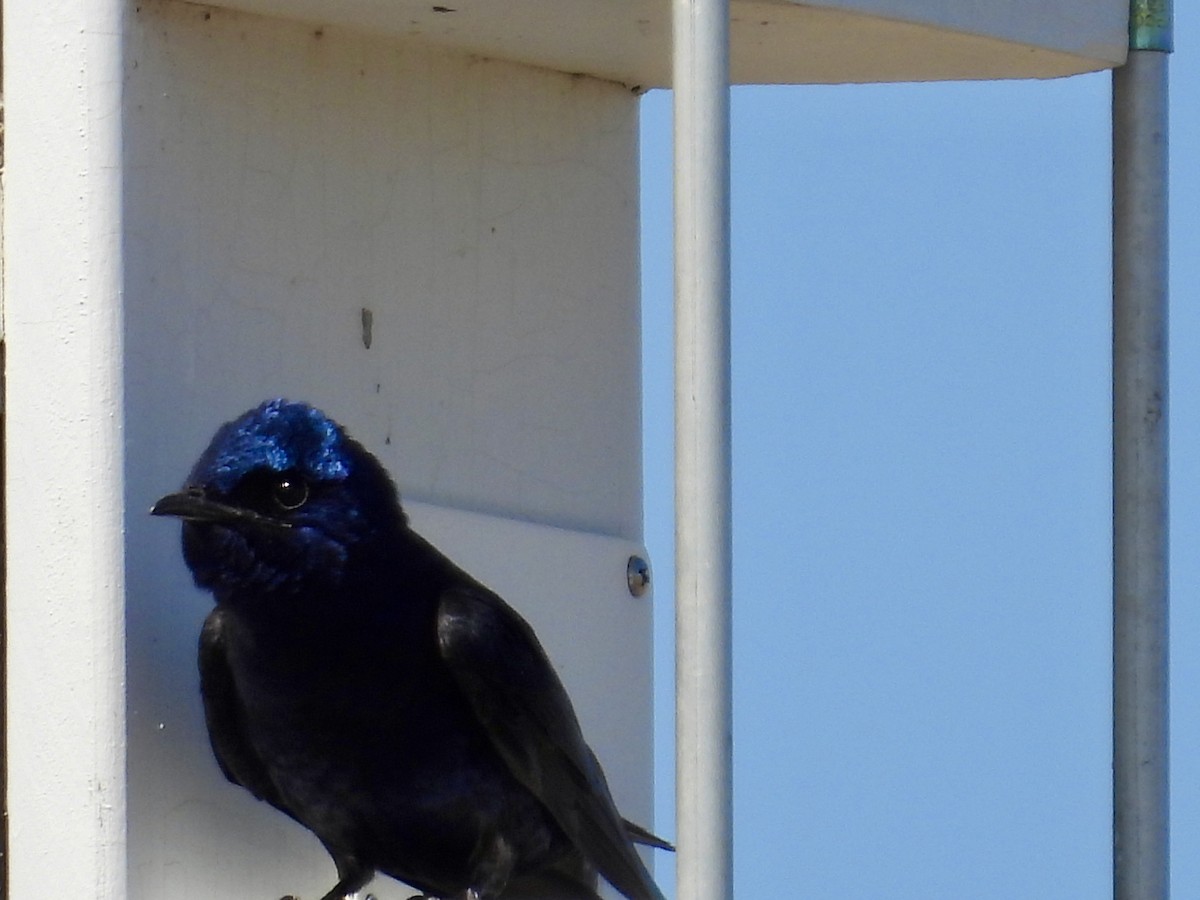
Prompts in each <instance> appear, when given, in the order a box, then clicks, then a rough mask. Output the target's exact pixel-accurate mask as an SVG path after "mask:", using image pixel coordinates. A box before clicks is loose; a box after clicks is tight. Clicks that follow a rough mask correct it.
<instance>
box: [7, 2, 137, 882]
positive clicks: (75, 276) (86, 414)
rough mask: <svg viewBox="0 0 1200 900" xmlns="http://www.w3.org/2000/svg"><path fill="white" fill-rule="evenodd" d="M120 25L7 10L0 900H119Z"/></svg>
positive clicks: (76, 6)
mask: <svg viewBox="0 0 1200 900" xmlns="http://www.w3.org/2000/svg"><path fill="white" fill-rule="evenodd" d="M127 8H129V5H128V4H126V3H124V2H122V0H46V2H39V3H6V4H4V41H5V44H6V46H5V52H4V54H3V55H4V92H5V97H4V99H5V111H4V112H5V119H6V122H5V125H6V130H5V134H4V143H5V147H4V150H5V172H4V179H5V184H4V198H3V202H4V207H3V213H4V226H5V227H4V241H5V243H4V272H3V277H4V295H5V309H4V317H5V323H4V324H5V391H6V394H5V398H4V413H5V432H6V433H5V446H4V454H5V461H4V468H5V473H4V477H5V490H4V493H5V510H4V513H5V519H6V521H7V523H8V527H7V529H6V535H5V541H6V546H5V548H4V552H5V556H6V584H5V600H6V609H5V626H6V634H5V640H6V651H7V659H6V675H7V679H6V680H7V684H6V688H7V697H6V700H7V710H6V716H7V722H6V725H7V747H6V750H7V755H6V759H5V764H6V765H7V782H8V783H7V786H8V792H7V798H6V800H7V813H8V819H9V830H8V856H7V860H6V861H7V864H8V873H7V874H8V885H7V889H8V891H9V896H11V897H36V896H38V895H39V894H44V893H47V892H52V893H61V894H62V895H64V896H68V897H93V898H96V900H123V898H125V897H126V895H127V891H126V886H127V883H126V856H125V848H126V843H125V840H126V838H125V836H126V830H125V829H126V815H125V814H126V791H125V777H126V769H125V746H126V744H125V739H126V730H125V725H126V717H125V693H124V686H125V639H124V635H125V630H124V624H125V556H124V532H125V508H126V507H125V504H126V498H125V494H124V458H125V445H124V439H123V433H122V425H123V422H124V414H123V413H124V409H123V374H122V363H123V354H122V333H123V332H122V326H123V321H122V310H123V301H122V287H123V282H122V275H123V263H124V256H123V253H122V231H121V217H120V210H121V204H122V202H123V196H122V171H123V169H122V156H121V150H122V144H121V126H122V116H121V91H122V85H123V83H124V79H125V76H126V74H127V73H126V71H125V68H124V65H123V62H124V60H123V57H122V50H123V46H124V27H125V15H126V10H127ZM51 885H53V886H52V887H51Z"/></svg>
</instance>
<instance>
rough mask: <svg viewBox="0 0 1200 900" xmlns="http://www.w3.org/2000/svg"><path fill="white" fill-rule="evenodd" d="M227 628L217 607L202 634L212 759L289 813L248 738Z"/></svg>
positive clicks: (257, 794)
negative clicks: (227, 645) (228, 649)
mask: <svg viewBox="0 0 1200 900" xmlns="http://www.w3.org/2000/svg"><path fill="white" fill-rule="evenodd" d="M224 627H225V616H224V612H223V610H222V609H221V607H219V606H218V607H217V608H216V609H214V610H213V611H212V612H211V613H209V614H208V618H207V619H205V620H204V627H203V628H202V629H201V630H200V696H201V698H202V699H203V701H204V721H205V724H206V725H207V726H208V739H209V741H210V742H211V743H212V749H213V755H214V756H215V757H216V758H217V765H218V766H220V767H221V772H222V773H223V774H224V775H225V777H226V778H228V779H229V780H230V781H231V782H233V783H234V784H236V785H239V786H241V787H244V788H245V789H246V790H248V791H249V792H250V793H252V794H253V795H254V796H255V797H257V798H258V799H259V800H266V801H267V802H268V803H270V804H271V805H272V806H275V807H277V808H279V809H282V810H283V811H284V812H288V811H287V810H286V809H284V807H283V805H282V803H281V801H280V798H279V792H278V791H277V790H276V789H275V785H274V784H272V782H271V779H270V776H269V775H268V774H267V768H266V766H265V765H264V764H263V761H262V759H260V758H259V756H258V754H257V753H255V751H254V748H253V747H252V746H251V745H250V742H249V740H248V739H247V738H246V732H245V725H244V718H245V710H244V708H243V706H242V701H241V698H240V697H239V696H238V692H237V685H236V684H235V683H234V680H233V673H232V672H231V671H230V669H229V661H228V659H227V658H226V655H225V654H226V650H225V639H224V635H223V633H222V629H223V628H224ZM289 815H290V813H289Z"/></svg>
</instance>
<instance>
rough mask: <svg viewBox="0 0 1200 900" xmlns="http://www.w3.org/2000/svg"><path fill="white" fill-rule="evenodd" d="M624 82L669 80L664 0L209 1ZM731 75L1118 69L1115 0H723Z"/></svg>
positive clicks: (876, 76)
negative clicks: (726, 1)
mask: <svg viewBox="0 0 1200 900" xmlns="http://www.w3.org/2000/svg"><path fill="white" fill-rule="evenodd" d="M220 5H222V6H227V7H230V8H236V9H243V10H250V11H254V12H260V13H264V14H267V15H274V16H280V17H292V18H297V19H302V20H305V21H309V22H313V23H323V24H339V25H345V26H349V27H352V28H358V29H362V30H366V31H373V32H378V33H382V34H391V35H396V36H400V37H406V38H412V39H417V40H422V41H428V42H432V43H438V44H442V45H445V46H451V47H457V48H460V49H463V50H466V51H468V52H471V53H477V54H480V55H482V56H489V57H494V58H499V59H512V60H519V61H523V62H527V63H531V64H534V65H539V66H546V67H548V68H552V69H558V70H561V71H565V72H583V73H586V74H589V75H595V76H597V77H600V78H610V79H613V80H614V81H619V82H622V83H623V84H628V85H640V86H642V87H664V86H667V85H669V84H670V77H671V65H670V64H671V4H670V0H553V2H550V0H505V2H503V3H497V2H495V0H455V2H446V3H441V4H435V3H429V2H427V0H383V2H381V0H220ZM730 9H731V16H732V21H731V27H730V42H731V66H730V67H731V75H732V78H733V80H734V82H735V83H740V84H745V83H783V84H790V83H829V82H843V81H856V82H866V81H929V80H935V79H964V78H1049V77H1055V76H1060V75H1068V74H1074V73H1077V72H1086V71H1093V70H1096V69H1102V68H1109V67H1111V66H1114V65H1119V64H1120V63H1121V62H1122V61H1123V60H1124V59H1125V50H1126V46H1127V43H1128V39H1127V33H1126V22H1127V21H1128V12H1129V4H1128V2H1127V0H1053V2H1047V0H825V2H797V0H732V2H731V4H730Z"/></svg>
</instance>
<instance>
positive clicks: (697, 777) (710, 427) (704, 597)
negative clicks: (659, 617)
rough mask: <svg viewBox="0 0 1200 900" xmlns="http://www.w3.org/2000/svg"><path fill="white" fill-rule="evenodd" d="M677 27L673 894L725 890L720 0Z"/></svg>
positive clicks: (688, 6) (725, 306) (678, 6)
mask: <svg viewBox="0 0 1200 900" xmlns="http://www.w3.org/2000/svg"><path fill="white" fill-rule="evenodd" d="M674 34H675V50H674V53H675V58H674V88H675V98H674V102H675V480H676V486H675V491H676V493H675V522H676V525H675V546H676V550H675V554H676V561H675V566H676V604H677V605H676V656H675V665H676V717H677V718H676V732H675V741H676V767H677V768H676V779H677V780H676V810H677V820H678V821H677V836H678V845H679V854H678V860H677V865H678V882H677V887H678V896H679V897H680V898H681V900H728V898H730V897H732V896H733V866H732V858H733V853H732V841H733V837H732V746H733V742H732V702H731V696H732V691H731V678H730V656H731V654H730V630H731V629H730V624H731V614H730V600H731V596H732V566H731V556H732V553H731V538H730V534H731V529H730V510H731V501H730V469H729V465H730V415H729V372H730V366H729V4H728V0H675V2H674Z"/></svg>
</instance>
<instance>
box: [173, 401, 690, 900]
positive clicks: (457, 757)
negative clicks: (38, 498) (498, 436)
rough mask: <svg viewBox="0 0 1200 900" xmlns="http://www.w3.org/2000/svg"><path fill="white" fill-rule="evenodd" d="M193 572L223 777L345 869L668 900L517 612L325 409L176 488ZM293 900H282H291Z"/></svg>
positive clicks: (231, 445) (260, 430) (424, 880)
mask: <svg viewBox="0 0 1200 900" xmlns="http://www.w3.org/2000/svg"><path fill="white" fill-rule="evenodd" d="M151 512H152V513H153V514H154V515H157V516H175V517H178V518H180V519H182V520H183V555H184V559H185V560H186V562H187V565H188V567H189V568H190V569H191V571H192V575H193V577H194V578H195V581H196V584H197V585H198V586H199V587H201V588H204V589H206V590H209V591H211V592H212V594H213V597H214V598H215V600H216V607H215V608H214V609H213V611H212V612H211V613H210V614H209V616H208V618H207V619H206V620H205V622H204V627H203V629H202V631H201V634H200V692H201V696H202V698H203V702H204V713H205V719H206V721H207V725H208V733H209V738H210V740H211V742H212V749H213V753H214V754H215V756H216V759H217V763H218V765H219V766H220V767H221V771H222V772H223V773H224V774H225V777H226V778H228V779H229V780H230V781H231V782H233V783H234V784H238V785H241V786H242V787H244V788H246V789H247V790H248V791H250V793H252V794H253V795H254V796H255V797H257V798H258V799H260V800H265V801H266V802H267V803H270V804H271V805H272V806H274V807H276V808H277V809H279V810H281V811H283V812H284V813H286V814H287V815H289V816H291V817H292V818H293V819H295V820H296V821H298V822H299V823H301V824H302V825H304V826H305V827H307V828H309V829H310V830H311V831H312V832H313V833H314V834H316V836H317V837H318V838H319V839H320V840H321V842H322V843H323V844H324V845H325V848H326V850H328V851H329V854H330V855H331V856H332V857H333V861H334V863H335V865H336V866H337V877H338V881H337V884H336V885H335V886H334V887H333V889H332V890H330V891H329V893H327V894H326V895H325V897H324V898H323V900H341V898H343V897H346V896H349V895H352V894H354V893H355V892H357V891H358V890H359V889H360V888H361V887H363V886H364V885H365V884H366V883H367V882H368V881H369V880H370V879H371V878H372V877H374V875H375V873H376V872H377V871H379V872H383V873H385V874H387V875H390V876H392V877H393V878H396V879H399V880H400V881H403V882H405V883H407V884H409V885H411V886H412V887H415V888H417V889H418V890H420V891H422V892H423V893H424V894H425V895H427V896H429V897H436V898H444V900H451V898H453V900H494V898H500V897H503V898H510V897H513V898H517V897H547V898H555V900H595V898H596V897H597V896H598V895H597V894H596V890H595V885H596V873H597V871H599V873H600V874H601V875H603V876H604V878H605V879H607V880H608V881H609V882H610V883H611V884H612V885H613V886H614V887H615V888H616V889H617V890H618V891H620V892H621V893H622V894H623V895H624V896H626V897H628V898H630V900H662V894H661V893H660V891H659V890H658V888H657V887H656V886H655V884H654V882H653V880H652V879H651V877H650V874H649V872H647V870H646V867H645V866H644V865H643V864H642V861H641V859H640V858H639V857H638V854H637V852H636V851H635V850H634V847H633V843H634V842H638V843H644V844H649V845H652V846H658V847H663V848H666V849H670V845H669V844H667V843H666V842H665V841H662V840H661V839H659V838H657V837H655V836H654V835H652V834H650V833H649V832H647V831H645V830H644V829H642V828H640V827H639V826H636V825H633V824H631V823H629V822H626V821H625V820H623V819H622V818H621V816H620V815H619V814H618V812H617V810H616V807H615V805H614V803H613V799H612V796H611V794H610V793H609V789H608V785H607V783H606V782H605V779H604V773H603V772H602V771H601V769H600V764H599V763H598V762H597V761H596V757H595V755H593V753H592V751H591V749H590V748H589V747H588V745H587V743H586V742H585V741H584V739H583V735H582V733H581V732H580V728H579V722H578V721H577V720H576V717H575V712H574V710H573V709H572V707H571V701H570V700H569V699H568V697H567V694H566V691H565V690H564V689H563V686H562V683H561V682H560V681H559V679H558V676H557V675H556V674H555V672H554V669H553V667H552V666H551V664H550V661H549V659H548V658H547V656H546V653H545V651H544V650H543V649H542V647H541V645H540V644H539V643H538V640H537V638H536V637H535V636H534V633H533V630H532V629H531V628H530V627H529V625H528V623H526V622H525V620H524V619H522V618H521V617H520V616H519V615H518V614H517V613H516V612H515V611H514V610H513V609H512V608H511V607H509V606H508V605H507V604H506V603H505V602H504V601H503V600H501V599H500V597H498V596H497V595H496V594H494V593H493V592H492V591H490V590H488V589H487V588H486V587H484V586H483V585H482V584H480V583H479V582H478V581H476V580H475V579H474V578H472V577H471V576H470V575H468V574H467V573H466V572H464V571H463V570H462V569H460V568H458V567H457V566H456V565H455V564H454V563H452V562H451V561H450V560H449V559H447V558H446V557H445V556H443V555H442V554H441V553H440V552H439V551H438V550H437V549H435V548H434V547H433V546H432V545H431V544H429V543H428V542H427V541H425V540H424V539H423V538H422V537H421V536H420V535H418V534H417V533H416V532H414V531H413V530H412V529H411V528H410V527H409V525H408V521H407V517H406V516H405V513H404V511H403V510H402V508H401V506H400V500H399V496H398V494H397V492H396V488H395V486H394V485H393V483H392V481H391V479H390V478H389V477H388V474H387V472H386V471H385V470H384V469H383V467H382V466H381V465H380V463H379V461H378V460H376V459H375V457H373V456H372V455H371V454H370V453H368V452H367V450H365V449H364V448H363V446H362V445H361V444H359V443H358V442H357V441H355V440H354V439H353V438H351V437H350V436H348V435H347V434H346V432H345V430H344V429H343V428H342V427H341V426H339V425H338V424H337V423H336V422H334V421H333V420H331V419H329V418H328V417H327V416H325V415H324V414H323V413H321V412H320V411H318V410H316V409H314V408H313V407H311V406H308V405H306V404H302V403H289V402H287V401H284V400H271V401H268V402H266V403H263V404H262V405H261V406H259V407H257V408H255V409H252V410H250V411H248V412H246V413H245V414H243V415H242V416H240V417H239V418H237V419H234V420H233V421H231V422H228V423H226V424H225V425H223V426H222V427H221V428H220V429H219V430H218V431H217V433H216V435H215V436H214V437H213V439H212V442H211V443H210V444H209V447H208V449H207V450H205V451H204V453H203V455H202V456H201V457H200V459H199V461H197V463H196V465H195V467H194V468H193V469H192V472H191V475H189V476H188V480H187V483H186V485H185V487H184V489H183V490H182V491H180V492H178V493H174V494H168V495H167V496H165V497H163V498H162V499H161V500H159V501H158V503H156V504H155V506H154V508H153V509H152V510H151ZM285 900H287V898H285Z"/></svg>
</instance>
